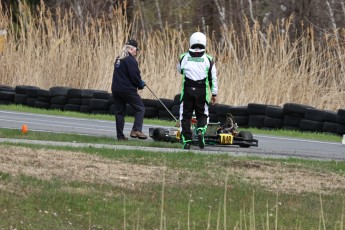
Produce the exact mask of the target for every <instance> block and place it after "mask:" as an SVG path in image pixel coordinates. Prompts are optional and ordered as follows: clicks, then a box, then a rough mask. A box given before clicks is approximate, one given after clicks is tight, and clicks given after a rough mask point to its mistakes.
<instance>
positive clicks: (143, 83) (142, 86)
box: [140, 80, 146, 89]
mask: <svg viewBox="0 0 345 230" xmlns="http://www.w3.org/2000/svg"><path fill="white" fill-rule="evenodd" d="M145 85H146V83H145V81H143V80H141V81H140V89H143V88H144V87H145Z"/></svg>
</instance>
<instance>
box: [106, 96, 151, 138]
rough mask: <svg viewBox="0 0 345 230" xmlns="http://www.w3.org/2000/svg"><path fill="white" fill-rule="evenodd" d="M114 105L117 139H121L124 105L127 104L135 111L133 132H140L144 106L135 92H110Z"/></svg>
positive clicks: (124, 113) (124, 112) (124, 114)
mask: <svg viewBox="0 0 345 230" xmlns="http://www.w3.org/2000/svg"><path fill="white" fill-rule="evenodd" d="M112 94H113V98H114V105H115V119H116V133H117V138H123V137H124V136H125V135H124V134H123V128H124V126H125V116H126V104H129V105H130V106H131V107H132V108H133V109H134V111H135V115H134V123H133V128H132V130H133V131H140V132H141V131H142V128H143V122H144V115H145V106H144V103H143V101H142V99H141V97H140V96H139V94H138V93H137V92H112Z"/></svg>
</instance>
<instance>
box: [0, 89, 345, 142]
mask: <svg viewBox="0 0 345 230" xmlns="http://www.w3.org/2000/svg"><path fill="white" fill-rule="evenodd" d="M180 97H181V95H180V94H177V95H176V96H175V97H174V99H168V98H160V99H159V100H155V99H143V103H144V105H145V115H144V116H145V118H157V119H161V120H171V121H173V120H174V118H173V116H174V117H175V119H179V114H180ZM13 103H15V104H19V105H27V106H31V107H36V108H43V109H58V110H62V111H75V112H82V113H93V114H114V101H113V97H112V95H111V94H110V93H109V92H107V91H104V90H93V89H76V88H71V87H65V86H55V87H51V88H50V89H49V90H45V89H40V88H39V87H35V86H29V85H18V86H15V87H11V86H6V85H0V104H13ZM162 103H163V104H164V105H163V104H162ZM126 109H127V113H126V115H128V116H134V114H135V111H134V110H133V108H132V107H131V106H129V105H127V108H126ZM168 110H169V111H168ZM228 113H230V114H231V115H232V116H233V117H234V119H235V121H236V123H237V125H238V126H240V127H256V128H260V129H261V128H264V129H293V130H301V131H311V132H324V133H334V134H340V135H343V134H345V109H339V110H338V111H337V112H334V111H327V110H320V109H316V108H314V107H311V106H308V105H303V104H297V103H286V104H284V105H283V107H281V106H274V105H265V104H258V103H249V104H248V105H247V106H230V105H226V104H216V105H210V106H209V120H210V122H212V123H213V122H219V123H221V124H222V123H224V122H225V120H226V116H227V114H228Z"/></svg>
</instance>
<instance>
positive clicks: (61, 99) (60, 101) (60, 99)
mask: <svg viewBox="0 0 345 230" xmlns="http://www.w3.org/2000/svg"><path fill="white" fill-rule="evenodd" d="M50 103H51V104H56V105H65V104H66V103H67V97H65V96H54V97H51V98H50Z"/></svg>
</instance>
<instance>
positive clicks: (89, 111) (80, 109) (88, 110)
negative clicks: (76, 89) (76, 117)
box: [79, 105, 92, 113]
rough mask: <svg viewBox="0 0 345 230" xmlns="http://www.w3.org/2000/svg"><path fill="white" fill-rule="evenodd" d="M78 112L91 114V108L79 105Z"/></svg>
mask: <svg viewBox="0 0 345 230" xmlns="http://www.w3.org/2000/svg"><path fill="white" fill-rule="evenodd" d="M79 112H81V113H91V112H92V108H91V106H88V105H81V106H80V108H79Z"/></svg>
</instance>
